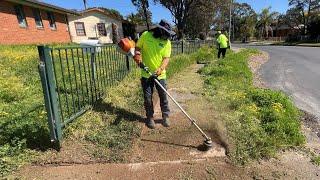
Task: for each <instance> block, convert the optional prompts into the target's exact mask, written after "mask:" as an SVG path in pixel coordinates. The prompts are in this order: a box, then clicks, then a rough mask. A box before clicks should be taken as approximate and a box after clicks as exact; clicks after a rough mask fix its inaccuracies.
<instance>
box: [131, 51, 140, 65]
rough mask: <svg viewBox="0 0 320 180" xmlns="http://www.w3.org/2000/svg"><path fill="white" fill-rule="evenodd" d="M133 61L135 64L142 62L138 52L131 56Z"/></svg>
mask: <svg viewBox="0 0 320 180" xmlns="http://www.w3.org/2000/svg"><path fill="white" fill-rule="evenodd" d="M133 59H134V61H135V62H136V63H137V64H140V63H141V62H142V56H141V53H140V52H139V51H136V53H135V55H134V56H133Z"/></svg>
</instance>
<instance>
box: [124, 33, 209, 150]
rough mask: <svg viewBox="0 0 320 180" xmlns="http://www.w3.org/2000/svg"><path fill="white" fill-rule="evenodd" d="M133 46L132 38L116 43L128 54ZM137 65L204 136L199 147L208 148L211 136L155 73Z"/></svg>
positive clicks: (131, 54)
mask: <svg viewBox="0 0 320 180" xmlns="http://www.w3.org/2000/svg"><path fill="white" fill-rule="evenodd" d="M134 46H135V43H134V42H133V41H132V40H129V39H127V38H124V39H122V40H121V41H120V42H119V43H118V47H119V48H120V50H121V52H122V53H125V54H126V55H128V56H133V55H134ZM139 67H140V68H141V69H143V70H144V71H145V72H147V73H148V74H149V75H150V77H151V78H153V80H154V82H155V83H156V84H157V85H158V86H159V87H160V88H161V89H162V90H163V91H164V92H165V93H166V94H167V95H168V96H169V97H170V99H171V100H172V101H173V102H174V103H175V104H176V105H177V106H178V108H179V109H180V110H181V111H182V113H183V114H184V115H185V116H186V117H187V119H188V120H189V121H190V122H191V123H192V124H193V125H194V126H195V127H196V128H197V129H198V131H199V132H200V133H201V135H202V136H203V137H204V138H205V140H204V142H203V145H202V147H201V150H209V149H210V148H211V147H212V140H211V138H210V137H209V136H207V135H206V133H205V132H204V131H203V130H202V129H201V128H200V127H199V126H198V125H197V123H196V121H195V120H194V119H193V118H191V116H189V114H188V113H187V112H186V111H185V110H184V109H183V108H182V107H181V105H180V104H179V103H178V102H177V101H176V100H175V99H174V98H173V96H171V94H170V93H169V92H168V91H167V90H166V88H164V87H163V86H162V85H161V83H160V82H159V80H158V77H157V75H156V74H154V73H151V72H150V71H149V68H148V67H147V66H145V65H144V64H143V63H140V64H139Z"/></svg>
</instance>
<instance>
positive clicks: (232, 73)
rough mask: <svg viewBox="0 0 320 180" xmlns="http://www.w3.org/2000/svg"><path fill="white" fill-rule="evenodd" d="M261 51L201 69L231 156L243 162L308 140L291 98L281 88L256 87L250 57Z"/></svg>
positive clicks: (232, 57)
mask: <svg viewBox="0 0 320 180" xmlns="http://www.w3.org/2000/svg"><path fill="white" fill-rule="evenodd" d="M208 53H209V54H210V52H208ZM257 53H258V52H257V50H253V49H247V50H243V51H241V52H239V53H237V54H235V53H229V54H228V55H227V57H226V58H225V59H223V60H219V61H217V60H213V61H212V63H211V64H209V65H207V66H206V67H205V68H203V69H202V70H201V73H202V74H203V75H205V76H206V80H205V83H206V92H207V95H208V97H209V98H210V100H211V101H212V102H213V103H214V104H215V105H216V106H217V108H218V109H219V111H220V113H221V118H222V119H223V122H224V124H225V126H226V128H227V134H228V135H227V136H228V139H229V142H228V144H229V157H230V158H231V159H232V160H233V161H234V162H236V163H239V164H245V163H247V162H248V161H250V160H252V159H259V158H263V157H271V156H274V155H275V153H276V152H277V151H278V150H280V149H285V148H288V147H294V146H299V145H301V144H303V143H304V136H303V135H302V133H301V131H300V121H299V118H300V113H299V110H298V109H297V108H296V107H295V106H294V104H293V103H292V101H291V99H290V98H289V97H288V96H286V95H285V94H284V93H282V92H280V91H274V90H269V89H260V88H257V87H254V86H253V83H252V82H253V74H252V72H251V70H250V69H249V67H248V58H249V57H250V56H251V55H253V54H257Z"/></svg>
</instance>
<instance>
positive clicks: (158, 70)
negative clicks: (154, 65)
mask: <svg viewBox="0 0 320 180" xmlns="http://www.w3.org/2000/svg"><path fill="white" fill-rule="evenodd" d="M162 71H163V69H162V68H161V67H160V68H158V69H157V70H156V71H155V72H154V74H155V75H157V76H160V75H161V73H162Z"/></svg>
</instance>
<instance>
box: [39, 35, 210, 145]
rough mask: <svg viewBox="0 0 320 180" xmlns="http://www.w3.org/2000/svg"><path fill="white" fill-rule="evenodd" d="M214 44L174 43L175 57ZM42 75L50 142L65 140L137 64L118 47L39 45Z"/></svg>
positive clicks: (207, 42) (205, 42) (197, 42)
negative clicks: (64, 132)
mask: <svg viewBox="0 0 320 180" xmlns="http://www.w3.org/2000/svg"><path fill="white" fill-rule="evenodd" d="M205 44H207V45H211V44H213V41H187V42H172V54H173V55H177V54H181V53H193V52H195V51H196V50H197V49H198V48H199V47H201V46H202V45H205ZM38 52H39V57H40V63H39V66H38V67H39V73H40V78H41V83H42V88H43V94H44V100H45V107H46V111H47V116H48V126H49V130H50V137H51V141H52V142H55V143H58V144H59V142H60V140H61V139H62V129H63V128H64V127H65V126H66V125H67V124H68V123H70V122H71V121H73V120H74V119H76V118H77V117H79V116H80V115H82V114H83V113H84V112H85V111H86V110H87V109H88V108H90V107H92V106H93V105H94V104H95V103H96V102H97V101H98V100H100V99H101V98H103V96H104V95H105V91H106V89H107V88H108V87H110V86H112V85H115V84H116V83H117V82H119V81H121V80H122V79H123V78H124V77H125V76H126V75H127V74H128V73H129V72H130V70H131V69H132V68H134V67H136V66H135V63H134V61H131V60H129V57H128V56H125V55H123V54H121V53H119V52H118V51H117V49H116V46H115V45H103V46H97V47H93V46H75V47H54V48H53V47H48V46H38Z"/></svg>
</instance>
